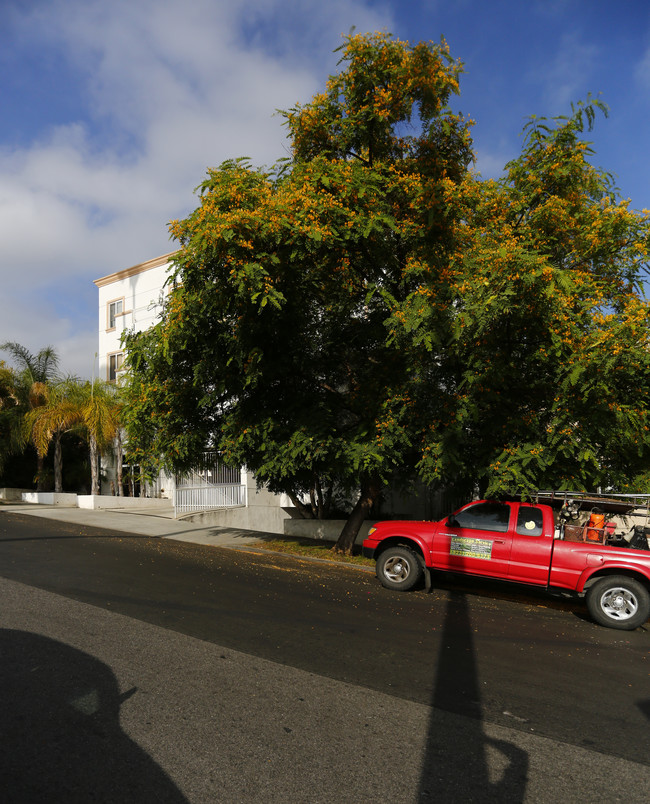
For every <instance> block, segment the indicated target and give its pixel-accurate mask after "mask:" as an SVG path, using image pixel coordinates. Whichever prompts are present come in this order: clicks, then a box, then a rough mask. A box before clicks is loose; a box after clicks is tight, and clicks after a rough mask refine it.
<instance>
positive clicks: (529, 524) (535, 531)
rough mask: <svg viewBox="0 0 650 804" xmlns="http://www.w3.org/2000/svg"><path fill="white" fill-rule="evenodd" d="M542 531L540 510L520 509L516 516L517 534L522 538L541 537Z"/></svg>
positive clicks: (542, 522) (542, 520) (542, 521)
mask: <svg viewBox="0 0 650 804" xmlns="http://www.w3.org/2000/svg"><path fill="white" fill-rule="evenodd" d="M543 531H544V515H543V514H542V511H541V509H539V508H532V507H529V506H526V507H523V506H522V507H521V508H520V509H519V514H518V515H517V533H519V534H521V535H522V536H541V535H542V533H543Z"/></svg>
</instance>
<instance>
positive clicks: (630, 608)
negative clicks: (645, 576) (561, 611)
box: [587, 575, 650, 631]
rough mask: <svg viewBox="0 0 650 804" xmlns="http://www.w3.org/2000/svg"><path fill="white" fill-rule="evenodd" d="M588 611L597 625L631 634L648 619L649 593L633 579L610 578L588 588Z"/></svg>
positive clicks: (621, 576) (614, 576)
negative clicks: (630, 632)
mask: <svg viewBox="0 0 650 804" xmlns="http://www.w3.org/2000/svg"><path fill="white" fill-rule="evenodd" d="M587 608H588V609H589V613H590V614H591V616H592V617H593V618H594V620H595V621H596V622H597V623H600V625H605V626H607V627H608V628H618V629H619V630H621V631H632V630H633V629H635V628H638V626H639V625H643V623H644V622H646V620H647V619H648V618H649V617H650V592H648V589H647V588H646V587H645V586H644V585H643V584H642V583H641V582H640V581H637V580H635V579H634V578H627V577H626V576H625V575H610V576H608V577H607V578H601V579H600V580H599V581H596V583H595V584H594V585H593V586H592V587H591V588H590V589H589V591H588V592H587Z"/></svg>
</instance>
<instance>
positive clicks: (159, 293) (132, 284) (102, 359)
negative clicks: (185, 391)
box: [95, 251, 293, 533]
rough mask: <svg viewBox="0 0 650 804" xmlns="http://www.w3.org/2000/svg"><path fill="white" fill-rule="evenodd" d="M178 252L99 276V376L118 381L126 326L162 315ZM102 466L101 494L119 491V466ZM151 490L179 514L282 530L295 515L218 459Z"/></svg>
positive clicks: (138, 328)
mask: <svg viewBox="0 0 650 804" xmlns="http://www.w3.org/2000/svg"><path fill="white" fill-rule="evenodd" d="M175 253H176V252H175V251H172V252H170V253H169V254H163V255H162V256H161V257H156V258H154V259H152V260H147V261H146V262H142V263H140V264H138V265H133V266H132V267H131V268H126V269H124V270H122V271H116V272H115V273H112V274H109V275H108V276H103V277H101V278H100V279H96V280H95V285H96V286H97V289H98V291H99V300H98V321H99V338H98V352H97V366H98V369H97V374H96V376H99V377H100V378H102V379H105V380H106V381H107V382H117V381H118V379H119V377H120V374H121V370H122V361H123V352H122V346H121V343H120V340H121V336H122V333H123V332H124V330H130V331H133V332H142V331H143V330H145V329H148V328H149V327H151V326H152V325H153V324H155V323H156V321H157V320H158V317H159V315H160V313H161V312H162V308H163V302H164V298H165V294H166V292H167V288H166V286H165V282H166V280H167V277H168V271H169V267H170V263H171V260H172V258H173V256H174V254H175ZM103 470H104V475H105V479H104V480H103V481H102V494H111V493H114V491H115V477H116V473H115V467H114V466H110V464H106V465H103ZM146 493H147V494H148V496H162V497H168V498H169V499H170V500H173V502H174V507H175V510H176V514H177V516H178V515H180V514H188V513H191V512H199V511H201V512H204V511H209V515H208V514H202V518H203V519H204V520H206V519H208V520H209V522H210V523H212V524H219V525H224V526H226V525H227V526H232V527H241V528H250V529H253V530H265V531H269V532H271V533H282V532H283V522H284V520H285V519H288V518H290V513H289V511H290V509H291V508H292V507H293V506H292V505H291V503H290V501H289V500H288V498H287V497H285V495H277V494H271V493H270V492H269V491H267V490H266V489H259V490H258V489H257V484H256V482H255V478H254V477H253V475H252V473H251V472H248V471H247V470H246V469H245V468H244V467H242V469H241V470H239V469H235V470H233V469H232V468H228V467H224V466H222V465H219V464H218V462H215V464H214V465H213V466H212V467H211V468H209V469H204V470H201V471H197V472H196V473H194V474H193V475H192V476H191V477H184V478H176V477H170V476H165V475H161V476H160V477H159V479H158V482H157V483H156V484H154V486H152V487H148V488H147V490H146Z"/></svg>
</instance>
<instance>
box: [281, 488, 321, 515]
mask: <svg viewBox="0 0 650 804" xmlns="http://www.w3.org/2000/svg"><path fill="white" fill-rule="evenodd" d="M287 496H288V497H289V499H290V500H291V502H292V503H293V504H294V505H295V506H296V508H297V509H298V512H299V513H300V516H301V517H302V518H303V519H313V518H314V517H313V516H312V513H311V511H310V510H309V508H308V507H307V506H306V505H305V504H304V503H303V502H302V501H301V500H299V499H298V497H296V495H295V494H292V493H291V492H290V491H288V492H287Z"/></svg>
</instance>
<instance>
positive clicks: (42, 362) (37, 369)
mask: <svg viewBox="0 0 650 804" xmlns="http://www.w3.org/2000/svg"><path fill="white" fill-rule="evenodd" d="M0 351H5V352H9V354H10V355H11V356H12V357H13V360H14V363H15V364H16V378H17V384H16V396H17V398H18V400H19V404H20V405H21V406H22V408H23V410H25V411H26V412H27V411H32V410H34V409H36V408H38V407H40V406H42V405H44V404H45V403H46V401H47V385H48V383H51V382H52V381H54V380H55V379H56V378H57V377H58V367H59V357H58V355H57V353H56V351H55V350H54V348H53V347H52V346H46V347H45V348H44V349H41V350H40V351H39V352H38V353H37V354H35V355H34V354H32V353H31V352H30V351H29V350H28V349H27V348H26V347H24V346H22V345H21V344H19V343H16V342H14V341H7V342H6V343H2V344H0ZM25 440H26V439H24V438H23V443H22V447H24V446H25ZM44 460H45V455H41V454H40V453H38V452H37V458H36V490H37V491H42V490H43V478H44V473H43V464H44Z"/></svg>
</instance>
